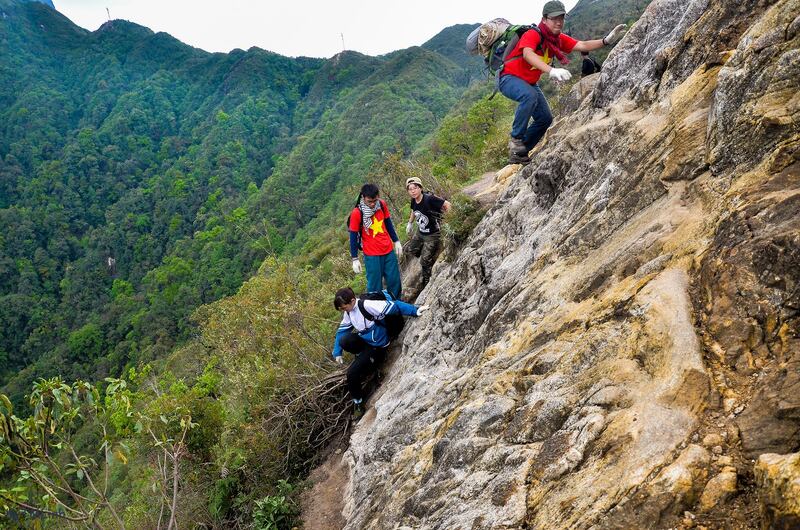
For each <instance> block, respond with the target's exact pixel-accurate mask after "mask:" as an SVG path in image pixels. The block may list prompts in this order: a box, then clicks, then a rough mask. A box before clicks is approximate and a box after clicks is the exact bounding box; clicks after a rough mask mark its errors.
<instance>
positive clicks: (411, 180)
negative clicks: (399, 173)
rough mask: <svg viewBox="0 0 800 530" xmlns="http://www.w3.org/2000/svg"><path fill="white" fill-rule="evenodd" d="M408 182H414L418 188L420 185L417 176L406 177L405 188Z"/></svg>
mask: <svg viewBox="0 0 800 530" xmlns="http://www.w3.org/2000/svg"><path fill="white" fill-rule="evenodd" d="M409 184H416V185H417V186H419V187H420V188H421V187H422V181H421V180H420V179H419V177H409V178H407V179H406V188H408V185H409Z"/></svg>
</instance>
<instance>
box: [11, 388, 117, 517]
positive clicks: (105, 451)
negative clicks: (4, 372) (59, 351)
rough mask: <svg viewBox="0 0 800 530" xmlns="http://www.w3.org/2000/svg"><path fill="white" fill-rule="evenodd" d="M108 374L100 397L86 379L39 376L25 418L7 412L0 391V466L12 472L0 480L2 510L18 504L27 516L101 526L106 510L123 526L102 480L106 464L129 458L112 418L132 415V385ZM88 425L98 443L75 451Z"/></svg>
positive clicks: (106, 475) (106, 482)
mask: <svg viewBox="0 0 800 530" xmlns="http://www.w3.org/2000/svg"><path fill="white" fill-rule="evenodd" d="M107 381H108V382H109V385H108V387H106V390H105V394H104V396H103V399H101V395H100V392H99V391H98V390H97V388H95V387H94V386H92V385H90V384H89V383H84V382H82V381H77V382H75V383H74V384H72V385H68V384H66V383H64V382H63V381H62V380H61V379H60V378H58V377H55V378H52V379H42V380H40V381H38V382H37V383H35V384H34V386H33V392H31V395H30V397H29V403H30V406H31V408H32V409H33V415H31V416H29V417H28V418H25V419H22V418H19V417H17V416H15V415H13V411H12V406H11V402H10V400H9V399H8V397H6V396H5V395H2V394H0V469H9V470H10V471H11V472H12V476H13V477H15V478H16V481H15V484H16V485H14V486H13V487H10V488H0V512H2V513H4V514H7V513H8V512H9V511H12V510H13V509H14V508H17V509H20V510H21V511H22V513H23V514H27V515H28V516H31V515H33V516H48V517H57V518H60V519H63V520H65V521H69V522H71V523H73V524H81V525H84V526H90V527H93V528H102V527H101V525H100V523H99V522H98V515H99V514H100V513H101V512H102V511H104V510H108V511H109V512H110V514H111V516H112V518H113V519H114V521H115V522H116V524H117V526H118V527H119V528H124V527H125V525H124V523H123V521H122V519H121V518H120V516H119V514H118V513H117V511H116V510H115V509H114V507H113V506H112V505H111V503H110V502H109V500H108V486H109V467H110V465H111V464H112V463H113V462H114V461H120V462H122V463H125V462H127V456H126V455H127V452H128V449H127V446H126V445H124V444H123V443H121V441H120V440H119V439H118V437H117V436H116V434H117V430H116V429H115V428H114V427H113V424H114V422H115V421H116V422H117V423H118V422H119V420H120V418H128V417H130V415H131V412H130V405H131V402H130V391H128V390H127V388H126V383H125V381H122V380H116V379H109V380H107ZM86 426H89V427H92V428H93V430H94V429H96V430H97V432H96V434H98V436H96V437H95V439H96V441H97V445H96V446H94V447H93V450H92V451H89V452H88V454H80V451H79V449H78V448H77V447H76V444H75V439H74V437H75V434H76V432H77V431H78V430H79V429H81V428H84V427H86ZM98 456H100V457H102V458H103V459H105V463H104V465H101V464H98V462H97V460H96V458H97V457H98Z"/></svg>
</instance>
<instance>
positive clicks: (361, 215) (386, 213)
mask: <svg viewBox="0 0 800 530" xmlns="http://www.w3.org/2000/svg"><path fill="white" fill-rule="evenodd" d="M359 202H361V196H360V195H359V197H358V200H356V205H355V206H354V207H353V208H358V204H359ZM378 203H379V204H380V205H381V211H382V212H383V218H384V219H387V218H388V217H389V209H388V208H387V207H386V203H385V202H383V199H378ZM358 215H359V220H358V226H359V230H358V232H356V240H357V241H358V250H363V249H362V247H361V231H362V230H363V229H364V212H362V211H361V208H358ZM352 216H353V210H350V213H349V214H347V220H345V222H344V225H345V227H347V231H348V232H349V231H350V218H351V217H352ZM377 300H380V298H378V299H377Z"/></svg>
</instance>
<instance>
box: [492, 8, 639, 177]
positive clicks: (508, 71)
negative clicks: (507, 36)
mask: <svg viewBox="0 0 800 530" xmlns="http://www.w3.org/2000/svg"><path fill="white" fill-rule="evenodd" d="M565 16H566V9H565V8H564V4H562V3H561V2H559V1H557V0H553V1H550V2H547V3H546V4H545V5H544V9H543V10H542V21H541V22H540V23H539V26H538V27H536V28H532V29H530V30H528V31H526V32H525V33H524V34H523V35H522V37H521V38H520V39H519V42H518V43H517V45H516V46H515V48H514V50H512V52H511V53H510V54H509V55H508V58H507V59H506V61H505V64H504V65H503V68H502V69H501V70H500V73H499V74H498V75H499V76H500V79H499V83H498V84H499V88H500V92H501V93H502V94H503V95H504V96H506V97H507V98H509V99H513V100H514V101H517V102H519V106H518V107H517V111H516V113H515V114H514V124H513V125H512V127H511V140H510V141H509V142H508V151H509V162H510V163H512V164H527V163H528V162H530V158H529V157H528V153H529V152H530V150H531V149H533V147H534V146H535V145H536V144H537V143H538V142H539V140H541V139H542V137H543V136H544V133H545V132H546V131H547V128H548V127H550V124H551V123H553V115H552V114H551V113H550V107H549V105H548V104H547V99H545V97H544V94H543V93H542V89H541V88H539V86H538V85H537V84H536V83H537V82H538V81H539V78H540V77H541V75H542V74H543V73H545V74H548V75H549V76H550V78H551V79H554V80H555V81H558V82H561V81H569V80H570V78H571V77H572V74H570V73H569V71H568V70H566V69H564V68H554V67H552V66H550V63H552V62H553V57H556V58H557V59H558V60H559V62H560V63H561V64H564V65H566V64H567V63H569V59H567V54H569V53H571V52H572V51H579V52H590V51H592V50H596V49H598V48H602V47H603V46H608V45H611V44H614V43H615V42H617V41H618V40H619V39H621V38H622V35H623V34H624V32H625V24H620V25H619V26H617V27H615V28H614V29H613V30H612V31H611V33H609V34H608V35H606V36H605V37H604V38H602V39H597V40H587V41H578V40H575V39H573V38H572V37H570V36H569V35H565V34H563V33H561V29H562V28H563V27H564V17H565ZM531 119H533V123H530V121H531ZM529 123H530V125H529Z"/></svg>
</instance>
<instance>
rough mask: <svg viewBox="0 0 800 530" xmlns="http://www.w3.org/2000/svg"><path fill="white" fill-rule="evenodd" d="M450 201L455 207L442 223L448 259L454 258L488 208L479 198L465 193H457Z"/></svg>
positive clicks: (444, 254) (445, 253)
mask: <svg viewBox="0 0 800 530" xmlns="http://www.w3.org/2000/svg"><path fill="white" fill-rule="evenodd" d="M450 202H451V203H452V204H453V207H452V208H451V209H450V211H449V212H448V213H447V215H446V216H445V222H444V223H443V224H442V235H443V236H444V253H443V256H444V258H445V259H446V260H448V261H450V260H452V259H453V257H454V256H455V251H456V250H457V249H458V247H459V246H461V245H462V244H463V243H464V241H466V240H467V238H468V237H469V235H470V234H471V233H472V231H473V230H474V229H475V227H476V226H477V225H478V223H479V222H480V220H481V219H483V215H484V214H485V213H486V208H485V207H484V206H483V205H481V203H480V202H479V201H478V200H477V199H474V198H472V197H470V196H468V195H464V194H463V193H458V194H456V195H455V196H454V197H453V198H451V199H450Z"/></svg>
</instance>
